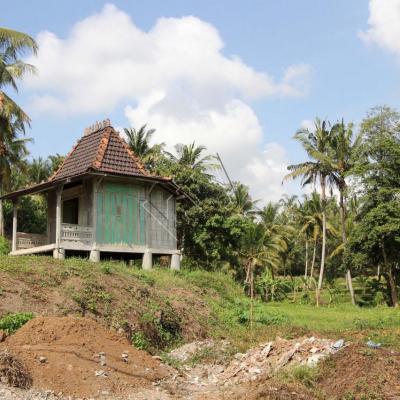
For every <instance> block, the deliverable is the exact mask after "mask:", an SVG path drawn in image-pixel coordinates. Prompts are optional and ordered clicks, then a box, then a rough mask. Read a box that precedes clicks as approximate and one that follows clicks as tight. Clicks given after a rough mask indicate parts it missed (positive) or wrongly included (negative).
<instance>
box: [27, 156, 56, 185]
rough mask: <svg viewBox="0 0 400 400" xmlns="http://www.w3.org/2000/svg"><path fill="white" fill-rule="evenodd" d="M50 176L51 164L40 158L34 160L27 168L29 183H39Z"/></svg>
mask: <svg viewBox="0 0 400 400" xmlns="http://www.w3.org/2000/svg"><path fill="white" fill-rule="evenodd" d="M50 174H51V164H50V161H49V160H48V159H47V160H45V159H43V158H42V157H38V158H34V159H33V160H32V161H31V162H30V163H29V166H28V177H29V181H30V183H40V182H42V181H45V180H47V179H48V178H49V176H50Z"/></svg>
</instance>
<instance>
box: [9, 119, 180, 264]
mask: <svg viewBox="0 0 400 400" xmlns="http://www.w3.org/2000/svg"><path fill="white" fill-rule="evenodd" d="M35 193H43V194H45V196H46V198H47V206H48V207H47V232H45V233H43V234H41V235H38V234H29V233H23V232H18V224H17V220H18V199H19V198H20V197H21V196H25V195H30V194H35ZM185 196H186V195H185V193H184V192H183V191H182V190H181V189H180V188H179V187H178V186H177V185H176V184H175V183H174V182H173V181H172V179H170V178H165V177H159V176H154V175H152V174H150V173H149V172H148V171H146V169H145V168H144V167H143V165H142V164H141V162H140V160H139V159H138V157H136V155H135V154H133V152H132V151H131V150H130V148H129V147H128V145H127V143H126V142H125V141H124V139H122V138H121V137H120V135H119V134H118V132H116V131H115V130H114V128H113V127H112V126H110V123H109V121H108V120H106V121H104V122H102V123H97V124H95V125H94V126H93V127H91V128H89V129H86V130H85V134H84V135H83V136H82V138H81V139H80V140H79V141H78V142H77V144H76V145H75V147H74V148H73V149H72V151H71V152H70V153H69V154H68V156H67V157H66V158H65V161H64V162H63V163H62V165H61V166H60V168H59V169H58V171H57V172H55V173H54V175H53V176H51V177H50V178H49V180H48V181H46V182H43V183H40V184H36V185H34V186H31V187H28V188H24V189H20V190H17V191H14V192H12V193H8V194H7V195H5V196H3V199H10V200H12V201H13V204H14V214H13V230H12V251H11V255H15V256H17V255H23V254H33V253H48V252H53V255H54V257H55V258H60V259H63V258H64V257H65V253H66V251H67V252H68V251H71V250H74V251H84V252H88V254H89V259H90V260H91V261H94V262H97V261H99V260H100V254H101V252H107V253H131V254H134V253H136V254H142V255H143V264H142V265H143V268H145V269H150V268H151V267H152V255H153V254H156V255H169V256H170V260H171V268H174V269H179V265H180V252H179V250H178V248H177V238H176V208H175V206H176V201H177V200H178V199H180V198H183V197H185Z"/></svg>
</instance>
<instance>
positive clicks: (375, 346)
mask: <svg viewBox="0 0 400 400" xmlns="http://www.w3.org/2000/svg"><path fill="white" fill-rule="evenodd" d="M366 345H367V346H368V347H369V348H370V349H379V348H380V347H381V346H382V344H381V343H375V342H374V341H372V340H371V339H370V340H368V342H367V343H366Z"/></svg>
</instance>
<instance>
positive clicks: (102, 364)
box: [0, 317, 168, 397]
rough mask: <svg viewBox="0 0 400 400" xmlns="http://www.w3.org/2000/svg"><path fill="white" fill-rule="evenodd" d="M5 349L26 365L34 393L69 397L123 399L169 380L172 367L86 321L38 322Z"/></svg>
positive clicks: (25, 328) (55, 319) (47, 319)
mask: <svg viewBox="0 0 400 400" xmlns="http://www.w3.org/2000/svg"><path fill="white" fill-rule="evenodd" d="M1 348H3V349H4V348H6V349H7V350H8V351H9V352H10V353H12V354H15V355H16V356H17V357H18V358H20V359H21V360H22V362H23V363H24V364H25V365H26V366H27V369H28V370H29V372H30V374H31V376H32V378H33V386H34V387H36V388H39V389H50V390H53V391H55V392H56V393H59V392H62V393H63V394H65V395H72V396H79V397H84V396H85V397H87V396H96V395H99V394H103V395H105V394H110V395H119V394H123V393H126V392H127V391H132V389H135V388H138V387H140V388H143V387H144V388H145V387H151V383H152V382H154V381H157V380H159V379H161V378H164V377H165V376H167V375H168V370H167V368H166V367H164V366H163V365H162V364H161V363H160V362H159V361H157V360H155V359H154V358H152V357H151V356H150V355H148V354H147V353H145V352H143V351H140V350H137V349H135V348H134V347H132V346H131V345H130V344H129V342H128V341H127V340H126V338H125V337H123V336H120V335H118V334H116V333H114V332H111V331H109V330H107V329H105V328H104V327H103V326H101V325H100V324H98V323H97V322H95V321H93V320H91V319H86V318H72V317H37V318H35V319H33V320H31V321H30V322H28V323H27V324H26V325H24V326H23V327H22V328H21V329H20V330H18V331H17V332H16V333H15V334H14V335H12V336H10V337H8V338H7V339H6V341H5V342H4V343H1ZM1 348H0V349H1Z"/></svg>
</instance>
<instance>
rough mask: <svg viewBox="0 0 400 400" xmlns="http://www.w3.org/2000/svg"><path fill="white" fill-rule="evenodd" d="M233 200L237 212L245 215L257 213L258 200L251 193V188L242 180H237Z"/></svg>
mask: <svg viewBox="0 0 400 400" xmlns="http://www.w3.org/2000/svg"><path fill="white" fill-rule="evenodd" d="M232 200H233V204H234V207H235V210H236V212H237V213H238V214H239V215H241V216H243V217H245V216H253V215H255V214H256V213H257V210H256V207H257V203H258V200H253V199H252V198H251V196H250V193H249V188H248V187H247V186H246V185H243V184H242V183H240V182H235V184H234V185H233V191H232Z"/></svg>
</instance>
